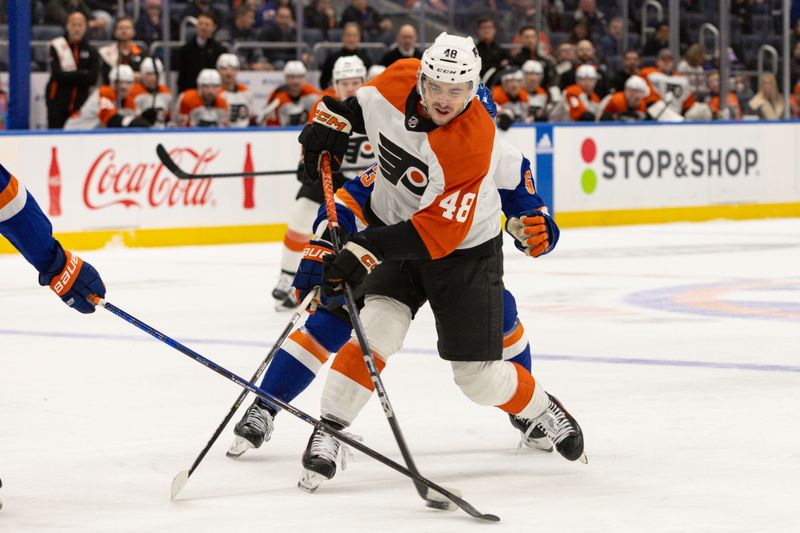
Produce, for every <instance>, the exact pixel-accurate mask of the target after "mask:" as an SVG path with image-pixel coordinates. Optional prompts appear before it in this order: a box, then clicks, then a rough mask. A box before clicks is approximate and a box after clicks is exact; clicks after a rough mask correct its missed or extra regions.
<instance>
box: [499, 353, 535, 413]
mask: <svg viewBox="0 0 800 533" xmlns="http://www.w3.org/2000/svg"><path fill="white" fill-rule="evenodd" d="M511 364H512V365H514V368H515V369H516V370H517V390H516V392H514V396H512V397H511V399H510V400H508V401H507V402H506V403H504V404H503V405H498V406H497V407H499V408H500V409H502V410H503V411H505V412H507V413H511V414H512V415H515V414H517V413H519V412H520V411H522V410H523V409H524V408H525V406H526V405H528V403H529V402H530V401H531V398H533V390H534V389H535V388H536V381H534V379H533V376H532V375H531V373H530V372H528V371H527V370H525V368H523V367H522V366H520V365H518V364H517V363H514V362H511Z"/></svg>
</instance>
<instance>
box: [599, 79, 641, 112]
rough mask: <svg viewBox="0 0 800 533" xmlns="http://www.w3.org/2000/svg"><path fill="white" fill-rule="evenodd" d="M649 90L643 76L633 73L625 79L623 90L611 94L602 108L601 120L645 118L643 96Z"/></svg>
mask: <svg viewBox="0 0 800 533" xmlns="http://www.w3.org/2000/svg"><path fill="white" fill-rule="evenodd" d="M649 92H650V89H649V88H648V87H647V82H646V81H644V78H641V77H639V76H637V75H635V74H634V75H633V76H631V77H629V78H628V79H627V81H625V88H624V90H622V91H618V92H616V93H614V94H613V95H611V98H610V99H609V100H608V102H607V103H606V106H605V108H604V109H603V115H602V120H621V121H625V122H632V121H639V120H645V119H647V105H646V103H645V98H646V97H647V95H648V94H649Z"/></svg>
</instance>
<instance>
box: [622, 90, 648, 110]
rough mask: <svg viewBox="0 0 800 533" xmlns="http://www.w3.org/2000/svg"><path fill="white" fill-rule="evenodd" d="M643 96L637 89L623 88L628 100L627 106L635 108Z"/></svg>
mask: <svg viewBox="0 0 800 533" xmlns="http://www.w3.org/2000/svg"><path fill="white" fill-rule="evenodd" d="M643 98H644V93H643V92H642V91H639V90H637V89H625V100H626V101H627V102H628V107H631V108H634V109H635V108H637V107H639V104H640V103H641V102H642V99H643Z"/></svg>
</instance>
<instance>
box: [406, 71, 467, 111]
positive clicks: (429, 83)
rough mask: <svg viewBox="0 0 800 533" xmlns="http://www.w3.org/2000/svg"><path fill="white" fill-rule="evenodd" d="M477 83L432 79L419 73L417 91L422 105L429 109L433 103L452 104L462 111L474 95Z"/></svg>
mask: <svg viewBox="0 0 800 533" xmlns="http://www.w3.org/2000/svg"><path fill="white" fill-rule="evenodd" d="M476 91H477V85H476V84H475V82H472V81H469V82H461V83H448V82H444V81H438V80H432V79H430V78H429V77H427V76H426V75H425V74H424V73H420V75H419V78H418V80H417V92H419V95H420V98H421V99H422V105H423V106H425V108H426V109H430V107H431V106H434V105H443V106H447V107H450V106H453V107H455V108H457V109H458V110H459V112H460V111H463V110H464V108H465V107H467V104H469V102H470V100H472V97H473V96H475V92H476Z"/></svg>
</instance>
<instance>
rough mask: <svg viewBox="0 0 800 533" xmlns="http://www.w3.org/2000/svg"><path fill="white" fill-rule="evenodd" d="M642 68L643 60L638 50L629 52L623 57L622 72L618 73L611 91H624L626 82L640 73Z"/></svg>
mask: <svg viewBox="0 0 800 533" xmlns="http://www.w3.org/2000/svg"><path fill="white" fill-rule="evenodd" d="M640 68H641V60H640V59H639V52H637V51H636V50H628V51H627V52H625V54H624V55H623V56H622V70H620V71H619V72H617V73H616V74H615V75H614V77H613V78H611V82H610V83H609V89H610V90H612V91H622V90H623V89H624V88H625V82H626V81H628V78H630V77H631V76H633V75H634V74H636V73H637V72H639V69H640Z"/></svg>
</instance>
